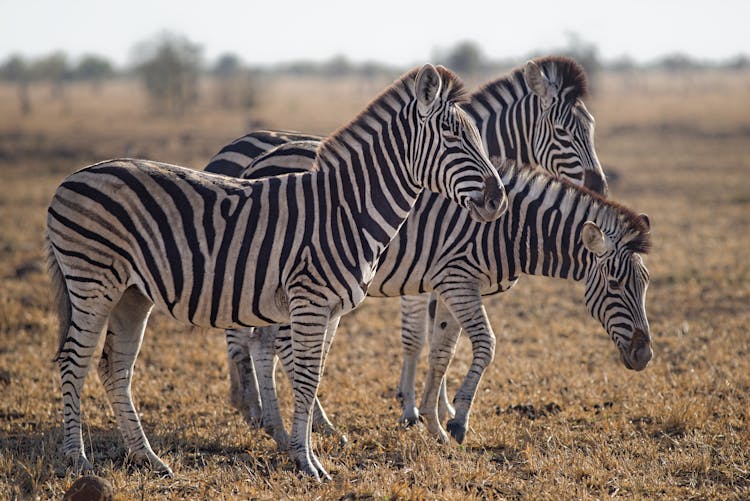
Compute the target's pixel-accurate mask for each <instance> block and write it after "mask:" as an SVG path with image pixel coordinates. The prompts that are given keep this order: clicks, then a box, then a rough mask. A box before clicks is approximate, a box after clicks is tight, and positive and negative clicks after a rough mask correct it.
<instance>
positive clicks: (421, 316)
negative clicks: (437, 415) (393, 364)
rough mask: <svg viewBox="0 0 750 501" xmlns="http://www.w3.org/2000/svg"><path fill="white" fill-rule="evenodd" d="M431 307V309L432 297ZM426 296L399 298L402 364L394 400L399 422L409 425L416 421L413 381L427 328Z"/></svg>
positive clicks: (416, 411)
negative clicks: (396, 403)
mask: <svg viewBox="0 0 750 501" xmlns="http://www.w3.org/2000/svg"><path fill="white" fill-rule="evenodd" d="M430 306H431V307H434V303H433V301H432V296H430ZM426 321H427V296H425V295H421V296H401V350H402V352H403V363H402V366H401V378H400V380H399V383H398V390H397V392H396V398H397V399H398V400H399V402H400V403H401V417H399V418H398V422H399V423H401V424H404V425H406V426H412V425H414V424H416V423H418V422H419V410H417V396H416V392H415V389H414V387H415V379H416V372H417V362H418V361H419V355H420V353H421V352H422V347H423V346H424V342H425V333H426V330H427V326H426V325H425V322H426Z"/></svg>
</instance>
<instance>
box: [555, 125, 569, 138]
mask: <svg viewBox="0 0 750 501" xmlns="http://www.w3.org/2000/svg"><path fill="white" fill-rule="evenodd" d="M555 133H556V134H557V135H558V136H563V137H569V136H570V134H569V133H568V131H567V130H565V129H563V128H562V127H555Z"/></svg>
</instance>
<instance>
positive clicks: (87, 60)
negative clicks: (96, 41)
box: [73, 54, 115, 93]
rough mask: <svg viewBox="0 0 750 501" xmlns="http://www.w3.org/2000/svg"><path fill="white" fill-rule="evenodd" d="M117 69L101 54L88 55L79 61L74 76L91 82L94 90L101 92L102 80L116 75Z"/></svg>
mask: <svg viewBox="0 0 750 501" xmlns="http://www.w3.org/2000/svg"><path fill="white" fill-rule="evenodd" d="M114 74H115V70H114V68H113V67H112V63H111V62H110V61H109V60H108V59H106V58H104V57H101V56H96V55H92V54H89V55H86V56H83V58H82V59H81V60H80V61H79V62H78V66H76V67H75V69H74V70H73V78H75V79H76V80H85V81H87V82H91V86H92V88H93V89H94V92H97V93H98V92H100V91H101V86H102V81H103V80H105V79H107V78H112V76H114Z"/></svg>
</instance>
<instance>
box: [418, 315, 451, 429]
mask: <svg viewBox="0 0 750 501" xmlns="http://www.w3.org/2000/svg"><path fill="white" fill-rule="evenodd" d="M433 329H434V335H433V340H432V344H431V346H430V360H429V362H430V363H429V366H430V368H429V371H428V373H427V380H426V381H425V388H424V393H423V394H422V403H421V405H420V408H419V411H420V413H421V414H422V417H423V418H424V420H425V424H426V425H427V430H428V431H429V432H430V433H431V434H432V435H433V436H435V437H436V438H437V439H438V440H439V441H440V442H442V443H447V442H448V441H449V440H448V435H447V434H446V433H445V430H444V429H443V426H442V425H441V424H440V418H439V416H438V410H437V400H438V393H439V391H440V387H441V385H442V384H443V380H444V378H445V371H446V370H447V368H448V365H449V364H450V362H451V359H452V358H453V354H454V353H455V351H456V341H457V339H458V335H459V333H460V332H461V327H460V326H459V325H458V322H457V321H456V320H455V318H453V316H452V315H451V314H450V311H448V309H447V308H446V307H445V305H444V304H443V302H442V301H438V302H437V311H436V314H435V325H434V327H433Z"/></svg>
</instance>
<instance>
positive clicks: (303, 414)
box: [289, 288, 333, 481]
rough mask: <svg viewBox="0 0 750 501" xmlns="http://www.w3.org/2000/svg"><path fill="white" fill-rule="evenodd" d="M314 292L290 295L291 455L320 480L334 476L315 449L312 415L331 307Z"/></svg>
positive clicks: (300, 466)
mask: <svg viewBox="0 0 750 501" xmlns="http://www.w3.org/2000/svg"><path fill="white" fill-rule="evenodd" d="M310 294H311V292H310V290H309V289H308V288H305V289H304V290H303V293H302V294H300V295H299V296H297V297H295V295H293V294H290V295H289V296H290V297H291V298H292V299H291V300H290V305H289V306H290V312H291V320H292V355H293V363H294V379H293V382H292V391H293V392H294V417H293V419H292V434H291V437H290V441H289V455H290V456H291V458H292V460H293V461H294V462H295V464H296V465H297V468H299V470H300V472H301V473H303V474H304V475H308V476H311V477H313V478H315V479H316V480H317V481H320V480H321V477H323V478H326V479H330V476H329V475H328V473H327V472H326V471H325V469H324V468H323V466H322V465H321V464H320V461H319V460H318V458H317V457H316V456H315V453H314V452H313V449H312V441H311V435H312V415H313V404H314V402H315V397H316V395H317V392H318V386H319V384H320V377H321V374H322V370H323V364H324V361H325V346H326V338H327V335H328V334H327V332H326V331H327V330H329V328H328V321H329V314H330V309H329V308H327V307H326V306H322V305H321V306H318V305H315V304H313V303H312V302H311V300H310ZM315 299H318V297H316V298H315ZM321 299H322V298H321ZM330 335H331V336H332V335H333V332H331V333H330Z"/></svg>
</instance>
